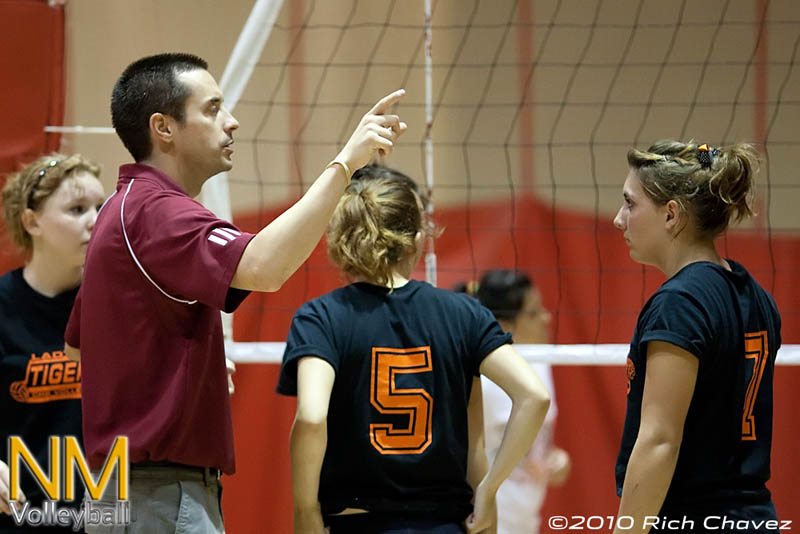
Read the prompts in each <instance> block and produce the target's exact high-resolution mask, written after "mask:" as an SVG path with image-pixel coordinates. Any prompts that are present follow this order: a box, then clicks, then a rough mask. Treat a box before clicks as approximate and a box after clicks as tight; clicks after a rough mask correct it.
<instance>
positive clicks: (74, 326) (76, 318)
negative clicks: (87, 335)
mask: <svg viewBox="0 0 800 534" xmlns="http://www.w3.org/2000/svg"><path fill="white" fill-rule="evenodd" d="M81 291H82V290H81V289H78V294H77V295H75V302H74V303H73V305H72V311H71V312H70V314H69V320H68V321H67V328H66V330H65V332H64V341H65V342H66V343H67V345H69V346H70V347H73V348H76V349H80V348H81V301H82V299H81Z"/></svg>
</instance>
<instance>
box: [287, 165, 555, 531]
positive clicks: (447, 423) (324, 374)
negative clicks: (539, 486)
mask: <svg viewBox="0 0 800 534" xmlns="http://www.w3.org/2000/svg"><path fill="white" fill-rule="evenodd" d="M373 170H374V174H375V176H370V175H369V174H368V175H367V176H364V177H361V178H358V177H357V178H355V179H354V180H353V182H352V183H351V184H350V185H349V186H348V187H347V189H346V190H345V193H344V196H343V197H342V199H341V200H340V202H339V205H338V207H337V208H336V211H335V213H334V216H333V218H332V219H331V223H330V226H329V229H328V234H327V237H328V251H329V254H330V256H331V258H332V259H333V261H334V262H335V263H337V264H338V265H339V266H340V267H341V269H342V271H343V272H344V273H345V274H346V275H347V276H348V277H350V278H351V279H352V281H353V283H352V284H350V285H348V286H346V287H343V288H340V289H337V290H335V291H333V292H332V293H328V294H327V295H323V296H322V297H319V298H317V299H314V300H312V301H310V302H308V303H306V304H305V305H303V306H302V307H301V308H300V310H299V311H298V312H297V314H296V315H295V317H294V320H293V321H292V327H291V331H290V334H289V339H288V341H287V345H286V352H285V354H284V360H283V366H282V369H281V376H280V381H279V384H278V391H279V392H280V393H284V394H289V395H297V414H296V417H295V422H294V427H293V429H292V435H291V444H290V448H291V457H292V490H293V496H294V506H295V510H294V521H295V533H296V534H299V533H303V534H306V533H308V534H311V533H313V534H322V532H324V531H325V530H326V527H327V529H329V530H330V532H331V533H332V534H339V533H348V532H359V533H362V534H372V533H382V534H383V533H393V532H404V533H406V532H408V533H423V532H424V533H426V534H431V533H436V534H449V533H460V532H464V531H465V529H466V531H467V532H482V531H484V530H485V529H486V528H488V527H489V526H490V525H491V524H492V522H493V520H494V497H495V494H496V492H497V489H498V487H499V486H500V483H501V482H502V481H503V480H504V479H505V478H506V477H507V476H508V474H509V473H510V472H511V470H512V469H513V468H514V466H515V465H516V464H517V463H518V462H519V460H520V459H521V458H522V456H523V455H524V454H525V453H526V452H527V450H528V449H529V448H530V445H531V442H532V441H533V439H534V438H535V437H536V433H537V431H538V429H539V427H540V425H541V424H542V421H543V420H544V416H545V413H546V412H547V408H548V405H549V398H548V395H547V391H546V389H545V388H544V386H543V385H542V383H541V382H540V381H539V379H538V377H537V376H536V374H535V373H534V372H533V370H532V369H531V367H530V365H528V364H527V363H526V362H525V360H523V359H522V357H521V356H519V354H517V353H516V352H515V351H514V350H513V349H512V348H511V346H510V345H509V343H510V342H511V338H510V335H508V334H506V333H504V332H503V330H502V328H500V325H499V324H498V323H497V321H496V320H495V318H494V317H493V316H492V314H491V312H489V310H487V309H486V308H484V307H483V306H481V305H480V303H478V301H477V300H475V299H472V298H471V297H468V296H466V295H463V294H455V293H452V292H450V291H445V290H440V289H436V288H434V287H432V286H431V285H429V284H427V283H425V282H419V281H416V280H412V279H410V276H411V272H412V271H413V269H414V268H415V266H416V265H417V263H418V261H419V259H420V256H421V254H422V251H423V249H424V243H425V240H426V239H427V238H428V237H430V236H431V235H432V234H433V227H432V224H431V223H430V222H429V220H428V219H427V216H426V213H425V208H424V199H423V198H421V196H420V195H419V194H418V193H417V191H416V186H415V184H414V183H413V182H412V181H411V180H410V179H408V178H407V177H405V176H403V175H401V174H399V173H393V172H391V171H385V170H384V171H380V170H379V169H373ZM481 374H484V375H486V376H487V377H488V378H489V379H491V380H492V381H493V382H495V383H497V384H498V385H499V386H500V387H501V388H502V389H503V390H505V392H506V393H507V394H508V395H509V396H510V397H511V399H512V401H513V409H512V412H511V417H510V420H509V424H508V428H507V430H506V433H505V437H504V439H503V442H502V444H501V445H500V449H499V451H498V453H497V456H496V458H495V461H494V463H493V464H492V466H491V468H488V466H487V462H486V456H485V453H484V446H483V417H482V402H481V394H480V375H481ZM473 503H474V506H473ZM401 529H402V530H401Z"/></svg>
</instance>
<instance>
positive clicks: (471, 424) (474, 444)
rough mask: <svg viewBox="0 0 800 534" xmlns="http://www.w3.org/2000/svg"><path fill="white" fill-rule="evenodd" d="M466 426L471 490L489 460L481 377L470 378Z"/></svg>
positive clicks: (468, 480) (483, 472)
mask: <svg viewBox="0 0 800 534" xmlns="http://www.w3.org/2000/svg"><path fill="white" fill-rule="evenodd" d="M467 418H468V422H467V428H468V432H469V453H468V454H469V456H468V458H467V482H468V483H469V485H470V486H472V490H473V491H475V489H476V488H477V487H478V484H480V481H481V480H483V477H485V476H486V473H488V472H489V460H488V459H487V458H486V440H485V435H484V430H483V388H482V387H481V379H480V377H477V378H475V379H473V380H472V393H471V394H470V396H469V405H468V406H467Z"/></svg>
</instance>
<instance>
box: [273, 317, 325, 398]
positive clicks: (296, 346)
mask: <svg viewBox="0 0 800 534" xmlns="http://www.w3.org/2000/svg"><path fill="white" fill-rule="evenodd" d="M303 356H316V357H317V358H322V359H323V360H325V361H326V362H328V363H329V364H330V365H331V367H333V369H334V371H335V372H336V373H337V374H338V372H339V354H338V352H337V350H336V347H335V344H334V339H333V326H332V325H331V323H330V321H329V320H328V318H327V315H326V314H325V313H324V311H323V310H322V309H321V307H320V306H317V305H315V303H314V302H313V301H312V302H309V303H306V304H304V305H303V306H302V307H301V308H300V309H299V310H298V311H297V313H296V314H295V316H294V318H293V319H292V326H291V328H290V330H289V337H288V339H287V340H286V349H285V350H284V353H283V363H282V364H281V372H280V376H279V378H278V387H277V389H276V391H277V392H278V393H280V394H282V395H297V361H298V360H299V359H300V358H302V357H303Z"/></svg>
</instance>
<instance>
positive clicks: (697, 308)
mask: <svg viewBox="0 0 800 534" xmlns="http://www.w3.org/2000/svg"><path fill="white" fill-rule="evenodd" d="M639 332H640V334H641V335H640V338H639V347H638V348H639V353H640V354H643V355H646V354H647V343H648V342H650V341H665V342H667V343H671V344H673V345H675V346H677V347H680V348H682V349H684V350H686V351H688V352H690V353H692V354H694V355H695V356H696V357H697V358H698V359H700V360H702V359H703V356H704V355H705V354H707V349H708V348H709V343H710V342H711V338H712V324H711V320H710V317H709V314H708V312H707V310H706V309H705V308H704V307H703V306H702V305H701V303H700V302H699V301H698V300H697V299H695V298H693V297H692V296H691V295H690V294H688V293H687V292H673V291H661V292H659V293H657V294H656V295H654V296H653V299H652V300H651V301H650V304H649V306H648V307H647V310H645V312H644V313H643V314H642V317H641V319H640V322H639Z"/></svg>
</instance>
